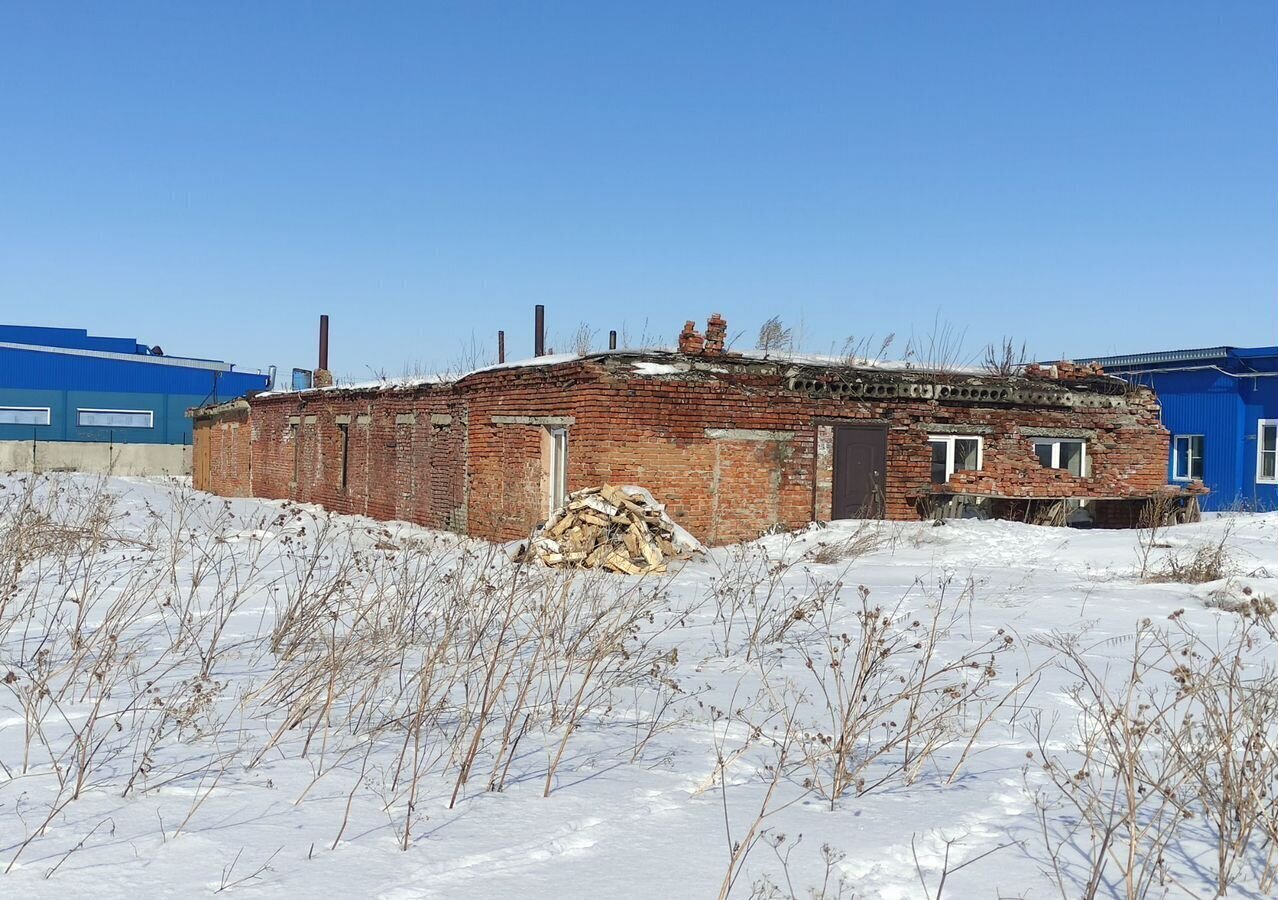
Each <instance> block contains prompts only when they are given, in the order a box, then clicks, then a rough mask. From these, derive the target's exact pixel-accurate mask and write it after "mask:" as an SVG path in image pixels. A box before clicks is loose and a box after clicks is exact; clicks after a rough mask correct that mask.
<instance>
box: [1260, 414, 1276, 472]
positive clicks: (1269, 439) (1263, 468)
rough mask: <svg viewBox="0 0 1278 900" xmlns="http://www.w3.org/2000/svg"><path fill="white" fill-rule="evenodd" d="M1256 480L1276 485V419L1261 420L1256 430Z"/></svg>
mask: <svg viewBox="0 0 1278 900" xmlns="http://www.w3.org/2000/svg"><path fill="white" fill-rule="evenodd" d="M1256 480H1257V481H1260V482H1265V483H1268V484H1276V483H1278V419H1261V420H1260V422H1259V423H1258V427H1257V428H1256Z"/></svg>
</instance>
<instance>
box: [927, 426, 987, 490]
mask: <svg viewBox="0 0 1278 900" xmlns="http://www.w3.org/2000/svg"><path fill="white" fill-rule="evenodd" d="M955 441H976V468H975V469H963V470H962V471H964V472H979V471H981V469H983V468H985V438H983V437H981V436H980V435H979V434H929V435H928V436H927V446H928V450H929V451H930V450H931V449H932V445H933V444H944V445H945V480H946V481H949V480H950V479H951V478H953V477H954V473H955V472H957V471H959V470H958V469H956V468H954V464H955V457H954V442H955ZM928 477H929V478H930V477H931V476H930V475H929V476H928Z"/></svg>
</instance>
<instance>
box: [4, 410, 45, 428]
mask: <svg viewBox="0 0 1278 900" xmlns="http://www.w3.org/2000/svg"><path fill="white" fill-rule="evenodd" d="M7 412H13V413H44V421H43V422H0V425H11V426H17V427H19V428H31V427H42V426H45V425H51V424H53V416H52V411H51V410H50V408H49V407H47V406H0V416H3V415H4V414H5V413H7Z"/></svg>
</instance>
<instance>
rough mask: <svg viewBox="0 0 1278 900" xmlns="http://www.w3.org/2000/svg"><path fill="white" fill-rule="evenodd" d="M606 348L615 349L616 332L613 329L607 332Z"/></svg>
mask: <svg viewBox="0 0 1278 900" xmlns="http://www.w3.org/2000/svg"><path fill="white" fill-rule="evenodd" d="M608 349H609V350H616V349H617V332H615V331H610V332H608Z"/></svg>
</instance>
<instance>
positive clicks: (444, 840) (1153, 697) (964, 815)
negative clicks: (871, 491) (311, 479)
mask: <svg viewBox="0 0 1278 900" xmlns="http://www.w3.org/2000/svg"><path fill="white" fill-rule="evenodd" d="M1222 547H1223V548H1224V554H1223V556H1224V557H1225V558H1224V560H1223V561H1224V565H1225V574H1226V575H1227V577H1225V578H1223V579H1215V580H1210V581H1207V582H1205V583H1200V584H1186V583H1180V582H1178V581H1177V580H1175V578H1176V577H1183V572H1182V575H1181V576H1174V575H1173V574H1172V573H1171V570H1172V565H1171V563H1172V562H1173V561H1174V562H1176V563H1177V564H1178V565H1180V566H1181V567H1182V569H1183V568H1184V567H1186V566H1188V567H1190V568H1199V569H1201V568H1203V567H1208V568H1209V567H1210V566H1209V565H1208V564H1209V563H1211V562H1212V560H1211V559H1210V557H1212V555H1213V553H1214V552H1215V551H1216V550H1218V549H1220V548H1222ZM1195 557H1196V560H1195ZM1191 564H1192V565H1191ZM1142 568H1143V569H1144V571H1145V577H1143V578H1142V577H1140V571H1141V569H1142ZM0 591H2V592H3V593H2V594H0V870H3V869H4V868H5V867H8V872H7V874H4V875H3V877H2V879H0V885H3V887H4V888H5V890H6V894H7V895H10V896H14V897H32V896H35V897H44V896H50V897H53V896H57V897H81V896H92V897H95V898H104V900H106V898H116V897H120V898H125V897H127V898H138V897H169V896H171V897H187V896H202V895H206V894H211V893H216V892H219V891H220V892H222V893H227V894H234V895H243V896H264V895H272V896H276V895H285V894H287V895H288V896H297V897H384V898H411V897H506V896H519V897H526V898H566V897H590V898H594V897H672V898H678V897H689V898H701V897H711V898H713V897H717V896H721V895H722V892H723V891H724V890H725V885H727V889H728V890H729V895H730V896H732V897H742V898H746V897H752V896H754V897H791V896H793V897H804V898H806V897H809V896H825V897H837V896H842V897H853V896H855V897H865V898H913V897H929V898H932V897H938V896H945V897H959V898H965V897H996V896H1002V897H1011V896H1016V897H1061V896H1067V897H1077V896H1082V895H1084V894H1085V893H1087V891H1088V890H1089V888H1088V882H1089V880H1091V879H1093V878H1094V879H1095V883H1094V891H1093V894H1092V895H1093V896H1151V897H1152V896H1199V897H1207V896H1212V895H1214V893H1215V891H1216V886H1217V877H1218V872H1219V870H1220V869H1221V868H1222V866H1221V864H1220V859H1221V858H1222V853H1223V854H1224V858H1225V863H1224V868H1225V869H1226V871H1227V873H1228V880H1230V881H1231V882H1232V887H1231V889H1230V895H1231V896H1244V897H1261V896H1269V895H1270V892H1271V891H1272V890H1273V888H1272V885H1271V884H1270V883H1269V881H1268V878H1269V877H1270V876H1271V875H1272V873H1268V874H1267V873H1266V870H1265V867H1266V865H1267V864H1273V863H1275V860H1274V859H1273V856H1275V855H1278V854H1272V853H1271V849H1272V847H1271V841H1270V838H1269V836H1268V834H1269V833H1272V831H1273V830H1274V829H1275V828H1278V812H1275V810H1274V809H1272V808H1270V803H1271V802H1272V801H1271V800H1269V799H1268V798H1269V797H1270V796H1271V793H1269V792H1268V789H1270V788H1273V787H1275V784H1274V782H1273V779H1274V777H1275V776H1278V764H1275V763H1273V762H1272V761H1273V760H1274V759H1275V756H1276V754H1278V746H1276V744H1278V741H1275V737H1276V736H1278V735H1276V734H1275V732H1276V731H1278V724H1275V725H1273V726H1270V725H1269V724H1268V723H1269V722H1275V723H1278V713H1275V714H1274V715H1272V716H1270V715H1268V713H1267V711H1269V712H1272V711H1273V710H1278V704H1276V705H1273V706H1271V707H1266V706H1264V704H1265V703H1270V704H1273V701H1272V700H1270V699H1268V698H1270V697H1272V696H1273V694H1274V692H1273V691H1272V690H1269V689H1268V688H1269V686H1268V685H1265V684H1263V680H1264V677H1265V675H1266V674H1267V673H1268V671H1269V668H1270V667H1272V666H1273V664H1274V663H1275V662H1278V652H1276V651H1275V645H1274V638H1273V635H1272V632H1271V630H1270V626H1269V620H1268V613H1269V612H1270V611H1271V610H1272V607H1271V606H1270V605H1269V604H1268V603H1267V602H1266V600H1265V598H1268V597H1278V515H1274V514H1270V515H1253V516H1241V515H1240V516H1233V517H1219V518H1214V519H1211V520H1209V521H1205V522H1203V523H1200V524H1196V525H1187V526H1178V527H1175V528H1168V529H1164V530H1162V531H1160V532H1159V533H1157V534H1153V535H1151V534H1149V533H1148V532H1143V533H1138V532H1134V531H1076V530H1062V529H1051V528H1040V527H1033V526H1027V525H1021V524H1017V523H1012V522H976V521H959V522H950V523H948V524H945V525H943V526H939V527H934V526H932V525H931V524H928V523H867V524H860V523H836V524H834V525H831V526H829V527H827V528H822V529H813V530H810V531H807V532H803V533H800V534H797V535H776V536H770V537H767V538H763V539H761V540H760V541H758V542H755V543H753V544H748V545H743V546H740V547H733V548H724V549H720V550H716V551H713V552H712V553H710V554H708V555H707V556H706V557H705V558H703V559H698V560H694V561H692V562H690V563H688V564H687V565H685V566H683V567H682V568H679V569H678V570H677V571H673V572H672V573H671V574H670V575H669V576H667V577H662V578H647V579H635V578H627V577H621V576H612V575H601V574H594V573H591V574H588V575H586V574H579V575H578V576H577V577H575V578H572V577H569V576H566V575H563V574H561V573H555V572H550V571H546V570H542V569H534V568H520V567H516V566H514V565H513V564H511V563H509V562H508V561H507V560H506V559H505V557H504V556H502V555H501V554H500V553H499V551H498V550H497V549H496V548H493V547H491V546H489V545H486V544H483V543H481V542H476V541H469V540H464V539H460V538H457V537H454V536H451V535H443V534H439V533H434V532H429V531H425V530H423V529H420V528H416V527H413V526H408V525H402V524H397V523H392V524H385V523H377V522H372V521H370V520H367V519H361V518H358V517H348V516H328V515H327V514H325V513H323V512H322V511H320V510H317V509H314V508H308V507H299V506H297V505H291V504H285V503H277V502H262V501H238V500H235V501H226V500H223V499H221V498H215V497H210V496H208V495H202V494H198V493H194V492H193V491H191V489H190V488H189V487H188V486H185V485H182V484H178V483H161V482H153V481H145V480H128V479H113V480H107V481H96V480H94V479H91V478H87V477H82V476H66V475H63V476H48V477H32V476H25V477H23V476H7V477H4V478H3V479H0ZM1180 610H1183V612H1178V611H1180ZM1133 660H1139V661H1140V662H1139V664H1134V663H1133ZM1178 667H1179V668H1178ZM1228 672H1233V673H1234V674H1235V675H1236V678H1234V680H1233V681H1222V680H1221V678H1222V677H1223V676H1222V673H1226V674H1227V673H1228ZM1231 677H1233V676H1231ZM1221 696H1224V697H1226V698H1229V699H1231V700H1232V702H1233V705H1232V706H1228V707H1224V706H1222V704H1220V703H1216V702H1214V701H1212V698H1219V697H1221ZM1257 698H1259V699H1257ZM1195 704H1197V705H1195ZM1222 708H1224V709H1226V713H1225V714H1224V715H1223V716H1221V717H1219V718H1213V716H1214V714H1215V713H1216V712H1219V711H1220V710H1221V709H1222ZM1252 721H1255V722H1259V723H1260V724H1259V725H1257V726H1255V727H1252V728H1250V730H1247V729H1245V728H1244V727H1243V725H1239V726H1238V728H1237V729H1236V732H1235V731H1231V730H1229V729H1225V730H1226V731H1227V732H1228V733H1227V734H1226V736H1225V737H1224V738H1223V739H1217V740H1215V743H1213V735H1214V736H1216V738H1219V733H1220V727H1219V725H1220V723H1221V722H1234V723H1246V722H1252ZM1213 722H1214V723H1215V725H1210V723H1213ZM1209 726H1210V727H1209ZM1213 727H1214V728H1215V729H1216V730H1215V731H1213V730H1211V729H1212V728H1213ZM1196 729H1197V730H1196ZM1244 731H1246V733H1245V734H1243V732H1244ZM1178 735H1179V736H1180V739H1179V740H1177V739H1176V737H1177V736H1178ZM1235 738H1236V739H1237V741H1236V743H1235V742H1234V739H1235ZM1115 741H1117V742H1118V743H1119V744H1122V745H1123V746H1125V747H1127V748H1128V750H1129V751H1130V754H1129V755H1130V759H1128V760H1127V761H1124V760H1123V759H1121V758H1119V757H1121V754H1118V753H1116V752H1115V747H1116V746H1118V744H1116V743H1115ZM1225 744H1228V745H1229V748H1227V749H1224V750H1222V749H1221V748H1222V747H1223V746H1224V745H1225ZM1088 747H1091V748H1092V749H1091V752H1090V756H1089V758H1088V759H1087V761H1086V762H1084V756H1083V754H1084V753H1086V752H1087V748H1088ZM1213 748H1214V750H1213ZM1213 752H1214V753H1215V755H1214V756H1213V755H1212V753H1213ZM1244 756H1245V759H1243V757H1244ZM1234 759H1238V760H1240V761H1241V762H1242V763H1243V765H1241V766H1240V770H1241V771H1242V772H1243V773H1244V774H1242V775H1240V776H1239V777H1238V778H1235V779H1232V780H1231V779H1228V778H1222V777H1220V772H1222V771H1224V772H1225V773H1226V774H1228V773H1229V772H1230V771H1232V770H1230V769H1229V768H1228V766H1227V765H1226V767H1225V768H1224V769H1222V768H1221V761H1222V760H1223V761H1224V762H1225V763H1228V761H1230V760H1234ZM1213 760H1214V761H1215V762H1213ZM1249 780H1250V782H1256V783H1257V785H1258V786H1257V787H1256V788H1255V789H1254V790H1252V789H1240V788H1237V787H1235V789H1234V790H1233V791H1232V792H1231V791H1227V790H1222V789H1221V783H1222V782H1228V783H1229V784H1235V785H1237V784H1238V783H1244V784H1245V783H1248V782H1249ZM1261 788H1264V789H1265V790H1261ZM1151 797H1152V798H1154V799H1153V800H1151V799H1150V798H1151ZM1222 797H1223V798H1224V799H1221V798H1222ZM1240 797H1241V798H1242V799H1239V798H1240ZM1248 797H1250V798H1252V799H1251V800H1250V801H1248V800H1247V799H1246V798H1248ZM1231 803H1234V804H1236V805H1237V809H1235V807H1234V806H1230V805H1229V804H1231ZM1248 803H1250V805H1248ZM1222 811H1224V812H1223V814H1221V815H1220V816H1219V821H1218V820H1217V817H1216V815H1215V814H1217V813H1221V812H1222ZM1221 823H1223V824H1221ZM1239 823H1249V825H1250V827H1251V830H1250V831H1249V832H1248V833H1247V834H1245V835H1243V836H1241V837H1240V836H1239V834H1238V833H1237V832H1239V831H1240V830H1241V828H1240V825H1239ZM1222 828H1223V829H1224V830H1225V832H1226V836H1227V837H1230V838H1232V839H1233V840H1232V843H1231V844H1230V847H1232V848H1233V849H1228V848H1227V849H1226V850H1225V851H1221V850H1220V847H1221V845H1222V842H1221V841H1219V840H1217V834H1218V832H1219V831H1220V830H1221V829H1222ZM1267 830H1268V831H1267ZM1129 850H1130V852H1129ZM1097 860H1102V861H1104V864H1103V865H1095V863H1096V861H1097ZM942 880H943V881H944V888H943V892H942V888H941V882H942ZM1062 884H1063V887H1062ZM822 890H824V894H822V893H820V891H822Z"/></svg>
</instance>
